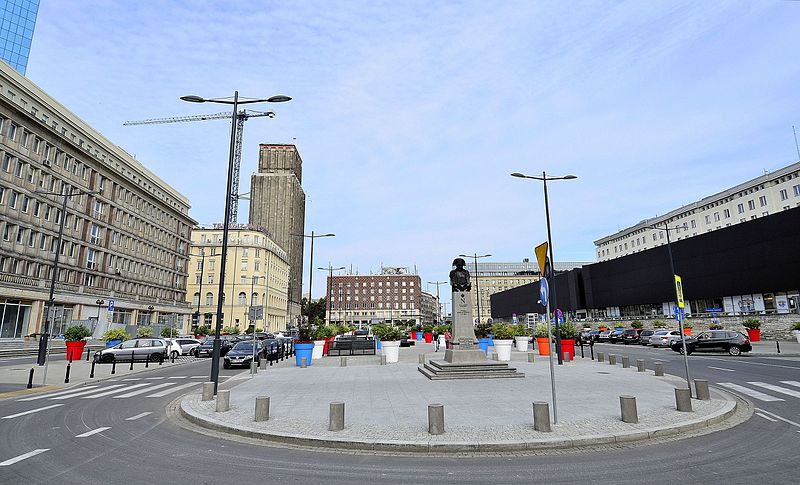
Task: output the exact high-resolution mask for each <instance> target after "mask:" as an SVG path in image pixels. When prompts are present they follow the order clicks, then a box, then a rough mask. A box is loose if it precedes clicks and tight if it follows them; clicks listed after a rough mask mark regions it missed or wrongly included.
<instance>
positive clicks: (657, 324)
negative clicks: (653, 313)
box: [653, 320, 667, 328]
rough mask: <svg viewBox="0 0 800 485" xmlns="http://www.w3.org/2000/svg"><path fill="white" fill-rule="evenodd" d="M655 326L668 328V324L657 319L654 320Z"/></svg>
mask: <svg viewBox="0 0 800 485" xmlns="http://www.w3.org/2000/svg"><path fill="white" fill-rule="evenodd" d="M653 328H667V324H666V323H664V322H662V321H661V320H656V321H654V322H653Z"/></svg>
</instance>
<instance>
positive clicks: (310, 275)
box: [292, 231, 336, 324]
mask: <svg viewBox="0 0 800 485" xmlns="http://www.w3.org/2000/svg"><path fill="white" fill-rule="evenodd" d="M335 235H336V234H332V233H328V234H317V233H315V232H314V231H311V234H292V236H295V237H308V238H311V260H310V261H309V263H308V323H309V324H310V323H311V283H312V282H313V281H314V271H313V270H314V239H316V238H318V237H333V236H335Z"/></svg>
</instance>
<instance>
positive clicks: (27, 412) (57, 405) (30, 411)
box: [0, 404, 63, 419]
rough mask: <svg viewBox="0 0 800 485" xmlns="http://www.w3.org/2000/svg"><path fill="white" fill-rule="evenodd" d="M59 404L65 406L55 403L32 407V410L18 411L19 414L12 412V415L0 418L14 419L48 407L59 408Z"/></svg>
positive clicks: (45, 409)
mask: <svg viewBox="0 0 800 485" xmlns="http://www.w3.org/2000/svg"><path fill="white" fill-rule="evenodd" d="M59 406H63V404H53V405H50V406H45V407H43V408H36V409H31V410H28V411H23V412H21V413H17V414H11V415H9V416H3V417H2V418H0V419H13V418H18V417H20V416H27V415H29V414H33V413H38V412H39V411H47V410H48V409H53V408H57V407H59Z"/></svg>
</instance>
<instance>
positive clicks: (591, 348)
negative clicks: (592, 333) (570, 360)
mask: <svg viewBox="0 0 800 485" xmlns="http://www.w3.org/2000/svg"><path fill="white" fill-rule="evenodd" d="M589 353H590V354H591V356H592V360H594V340H590V341H589Z"/></svg>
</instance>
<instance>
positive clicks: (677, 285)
mask: <svg viewBox="0 0 800 485" xmlns="http://www.w3.org/2000/svg"><path fill="white" fill-rule="evenodd" d="M675 294H676V295H677V296H678V306H679V307H681V308H683V284H682V283H681V277H680V276H678V275H675Z"/></svg>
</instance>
